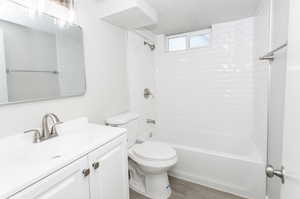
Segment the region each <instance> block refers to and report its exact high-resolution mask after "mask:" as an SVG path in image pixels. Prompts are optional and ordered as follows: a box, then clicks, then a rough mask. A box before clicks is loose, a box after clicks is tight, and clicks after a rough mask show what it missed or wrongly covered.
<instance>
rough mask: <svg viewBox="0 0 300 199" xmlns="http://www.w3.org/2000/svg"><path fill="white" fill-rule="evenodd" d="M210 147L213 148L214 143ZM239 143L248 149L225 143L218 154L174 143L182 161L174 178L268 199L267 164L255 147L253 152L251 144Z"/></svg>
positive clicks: (255, 198) (245, 195)
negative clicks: (266, 194)
mask: <svg viewBox="0 0 300 199" xmlns="http://www.w3.org/2000/svg"><path fill="white" fill-rule="evenodd" d="M214 143H216V142H214ZM223 143H224V142H223ZM207 144H208V145H209V146H211V143H210V144H209V143H206V145H207ZM239 144H245V146H244V147H243V148H245V150H235V149H237V148H239V149H241V147H240V146H239V147H237V148H236V147H234V146H232V145H228V146H226V145H224V144H222V146H221V147H222V149H220V151H222V152H214V151H212V150H202V149H200V148H199V147H187V146H183V145H174V144H171V145H172V146H173V147H174V148H175V149H176V151H177V154H178V157H179V161H178V164H177V165H176V166H175V167H174V168H173V169H172V170H171V171H170V175H171V176H174V177H177V178H181V179H184V180H187V181H190V182H194V183H197V184H201V185H204V186H208V187H211V188H214V189H217V190H220V191H224V192H228V193H232V194H235V195H238V196H242V197H245V198H249V199H264V198H265V174H264V169H265V163H264V162H263V160H262V158H261V157H259V155H258V154H257V153H256V152H255V150H254V148H252V149H250V147H252V145H251V144H249V143H247V142H245V143H242V142H240V143H239ZM246 144H247V145H246ZM214 148H216V147H214ZM218 148H220V145H219V146H218Z"/></svg>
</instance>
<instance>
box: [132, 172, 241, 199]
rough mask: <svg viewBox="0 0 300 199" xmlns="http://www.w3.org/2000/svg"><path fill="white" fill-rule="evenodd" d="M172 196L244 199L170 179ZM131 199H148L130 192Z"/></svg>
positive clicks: (203, 198)
mask: <svg viewBox="0 0 300 199" xmlns="http://www.w3.org/2000/svg"><path fill="white" fill-rule="evenodd" d="M170 183H171V187H172V195H171V197H170V199H244V198H241V197H238V196H235V195H232V194H228V193H224V192H221V191H217V190H214V189H211V188H208V187H204V186H201V185H198V184H194V183H191V182H187V181H183V180H180V179H177V178H174V177H170ZM130 199H148V198H147V197H145V196H142V195H140V194H138V193H136V192H134V191H132V190H130Z"/></svg>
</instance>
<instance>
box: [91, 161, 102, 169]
mask: <svg viewBox="0 0 300 199" xmlns="http://www.w3.org/2000/svg"><path fill="white" fill-rule="evenodd" d="M92 166H93V168H94V169H95V170H96V169H98V168H99V166H100V163H99V162H94V163H93V164H92Z"/></svg>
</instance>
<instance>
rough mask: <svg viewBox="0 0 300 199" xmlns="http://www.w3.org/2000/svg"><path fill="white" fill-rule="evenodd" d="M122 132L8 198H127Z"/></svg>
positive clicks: (126, 176)
mask: <svg viewBox="0 0 300 199" xmlns="http://www.w3.org/2000/svg"><path fill="white" fill-rule="evenodd" d="M127 167H128V166H127V142H126V136H125V135H123V136H121V137H119V138H117V139H115V140H113V141H111V142H108V143H106V144H104V145H103V146H101V147H99V148H98V149H95V150H92V151H90V152H89V153H88V154H86V155H85V156H83V157H81V158H80V159H77V160H76V161H74V162H72V163H70V164H69V165H66V166H64V167H63V168H61V169H59V170H58V171H56V172H54V173H52V174H50V175H48V177H45V178H43V179H42V180H40V181H38V182H36V183H34V184H32V185H31V186H28V187H27V188H25V189H24V190H22V191H20V192H18V193H17V194H15V195H14V196H12V197H10V198H11V199H128V198H129V188H128V169H127Z"/></svg>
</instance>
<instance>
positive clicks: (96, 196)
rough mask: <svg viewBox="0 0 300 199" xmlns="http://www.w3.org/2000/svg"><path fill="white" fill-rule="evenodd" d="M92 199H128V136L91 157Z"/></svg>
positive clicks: (92, 154)
mask: <svg viewBox="0 0 300 199" xmlns="http://www.w3.org/2000/svg"><path fill="white" fill-rule="evenodd" d="M89 161H90V167H91V170H92V171H91V181H90V185H91V186H90V188H91V199H128V198H129V186H128V158H127V142H126V136H124V137H121V138H119V139H117V140H115V141H113V142H112V143H110V144H108V145H106V146H105V147H102V148H100V149H98V150H96V151H94V152H92V153H90V155H89Z"/></svg>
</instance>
